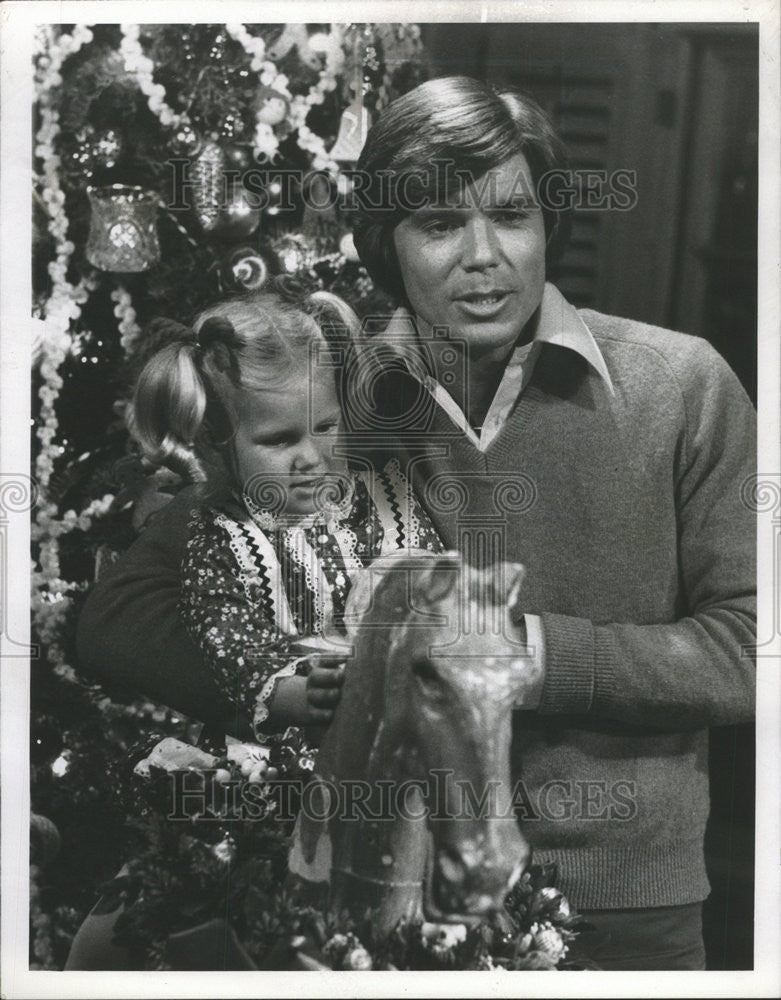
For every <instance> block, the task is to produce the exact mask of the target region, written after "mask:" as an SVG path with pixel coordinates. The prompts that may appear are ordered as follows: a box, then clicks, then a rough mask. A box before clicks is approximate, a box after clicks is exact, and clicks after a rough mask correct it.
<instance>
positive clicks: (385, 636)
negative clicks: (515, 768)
mask: <svg viewBox="0 0 781 1000" xmlns="http://www.w3.org/2000/svg"><path fill="white" fill-rule="evenodd" d="M522 580H523V569H522V567H520V566H519V565H517V564H507V563H503V564H499V565H497V566H495V567H492V568H490V569H488V570H478V569H474V568H472V567H469V566H465V565H463V563H462V560H461V557H460V556H459V555H458V553H445V554H442V555H433V554H430V553H416V554H410V553H396V554H393V555H391V556H386V557H384V558H383V559H380V560H378V561H377V562H375V563H374V564H373V565H372V566H371V567H369V569H368V570H367V571H365V572H364V575H363V577H362V578H361V579H359V580H358V581H356V583H355V584H354V587H353V590H352V593H351V595H350V600H349V602H348V606H347V610H346V615H345V621H346V624H347V627H348V632H349V634H350V639H351V640H352V644H353V655H352V657H351V660H350V661H349V663H348V668H347V672H346V675H345V683H344V688H343V693H342V700H341V703H340V706H339V708H338V710H337V712H336V713H335V718H334V722H333V723H332V725H331V727H330V729H329V731H328V733H327V734H326V737H325V740H324V742H323V745H322V746H321V749H320V752H319V755H318V763H317V772H318V775H319V776H320V777H321V779H322V778H325V779H327V780H328V781H329V782H330V784H331V787H334V786H336V785H338V783H339V782H340V781H341V782H343V783H344V782H345V781H348V782H355V781H363V782H364V783H365V789H366V793H365V794H366V799H365V801H364V803H363V804H364V806H367V808H366V809H365V811H364V815H363V817H352V820H353V822H352V823H350V821H349V819H350V818H349V817H348V818H347V819H346V820H345V821H344V822H337V823H334V822H331V823H330V824H329V829H328V834H329V840H330V850H329V854H328V860H329V863H330V865H331V867H332V871H331V875H332V878H331V884H332V889H333V888H334V885H335V884H340V885H341V893H339V892H337V895H338V896H339V902H340V903H341V904H342V905H347V906H348V907H349V906H351V903H352V901H353V897H354V898H355V899H357V900H360V902H361V904H365V903H366V902H367V901H370V900H371V899H372V891H374V893H375V897H374V898H375V902H376V904H377V906H378V907H379V908H380V909H381V910H382V913H381V915H380V917H379V922H380V923H381V924H384V925H385V926H387V927H390V926H392V924H393V922H395V919H398V917H399V916H403V915H406V916H409V915H412V914H413V913H415V912H417V913H418V914H419V913H421V912H422V913H423V915H425V916H426V917H427V918H428V919H430V920H437V921H447V920H451V921H459V922H461V921H465V920H473V919H479V918H481V917H484V916H485V915H487V914H488V913H490V912H492V911H494V910H497V909H499V908H500V907H501V905H502V901H503V899H504V896H505V895H506V893H507V892H508V891H509V889H510V888H511V887H512V885H513V884H514V883H515V881H516V880H517V878H518V877H519V876H520V874H521V872H522V871H523V869H524V867H525V865H526V863H527V862H528V858H529V848H528V845H527V844H526V841H525V840H524V838H523V837H522V836H521V833H520V830H519V829H518V825H517V822H516V820H515V817H514V814H513V811H512V803H511V790H510V760H509V757H510V740H511V712H512V709H513V706H514V704H515V703H516V702H517V700H518V698H519V696H520V695H521V693H522V690H523V688H524V685H527V684H530V683H532V682H533V681H534V680H535V678H534V677H533V676H532V671H533V668H532V661H531V660H530V659H529V657H528V655H527V651H526V648H525V646H523V645H522V644H521V642H520V640H519V637H518V635H517V632H516V629H515V626H514V625H513V624H512V621H511V610H512V607H513V605H514V603H515V602H516V601H517V597H518V592H519V589H520V586H521V584H522ZM402 791H403V794H401V793H402ZM386 792H387V794H386ZM383 795H384V796H385V797H384V798H383ZM368 807H371V808H368ZM383 810H384V811H383ZM355 820H358V821H357V822H355ZM307 822H308V821H307V820H305V821H304V827H305V826H306V824H307ZM319 832H320V833H321V834H322V832H323V830H322V826H321V829H320V831H319ZM309 834H310V843H311V842H312V841H311V837H312V835H313V831H312V827H311V824H310V830H309ZM310 855H311V851H310ZM334 876H336V878H335V879H334ZM410 887H414V889H411V888H410ZM361 888H363V890H365V891H360V890H361Z"/></svg>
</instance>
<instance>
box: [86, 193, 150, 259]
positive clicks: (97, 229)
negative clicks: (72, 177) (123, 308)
mask: <svg viewBox="0 0 781 1000" xmlns="http://www.w3.org/2000/svg"><path fill="white" fill-rule="evenodd" d="M87 194H88V195H89V200H90V206H91V209H92V215H91V217H90V230H89V237H88V239H87V249H86V255H87V260H88V261H89V262H90V264H94V266H95V267H97V268H99V269H100V270H101V271H119V272H122V273H132V272H136V271H146V270H147V269H148V268H150V267H151V266H152V265H153V264H156V263H157V261H158V260H159V259H160V244H159V243H158V240H157V195H156V194H155V193H154V192H152V191H145V190H144V189H143V188H141V187H136V186H129V185H125V184H110V185H108V186H107V187H99V188H96V187H88V188H87Z"/></svg>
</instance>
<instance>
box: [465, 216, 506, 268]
mask: <svg viewBox="0 0 781 1000" xmlns="http://www.w3.org/2000/svg"><path fill="white" fill-rule="evenodd" d="M463 232H464V237H463V247H462V255H461V262H462V265H463V267H464V268H465V269H466V270H475V269H481V268H484V267H491V266H492V265H494V264H496V263H497V262H498V259H499V238H498V236H497V235H496V229H495V228H494V225H493V223H492V222H491V220H490V219H487V218H486V217H485V216H484V215H475V216H474V217H473V218H470V219H469V220H468V222H467V223H466V225H465V226H464V230H463Z"/></svg>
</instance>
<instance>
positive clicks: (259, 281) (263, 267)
mask: <svg viewBox="0 0 781 1000" xmlns="http://www.w3.org/2000/svg"><path fill="white" fill-rule="evenodd" d="M278 270H279V268H278V266H277V264H276V261H275V259H274V255H273V253H271V251H270V250H268V249H266V250H263V249H258V248H256V247H252V246H240V247H236V248H235V249H234V250H231V251H230V252H229V253H228V254H227V255H226V257H225V260H224V261H223V264H222V268H221V272H220V273H221V274H222V278H223V281H224V282H225V284H226V285H228V287H230V288H233V289H239V290H241V291H245V292H256V291H259V290H260V289H261V288H263V286H264V285H265V284H266V281H267V280H268V278H269V276H270V275H271V274H275V273H276V272H277V271H278Z"/></svg>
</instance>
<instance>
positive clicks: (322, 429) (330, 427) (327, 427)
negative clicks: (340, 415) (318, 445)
mask: <svg viewBox="0 0 781 1000" xmlns="http://www.w3.org/2000/svg"><path fill="white" fill-rule="evenodd" d="M338 427H339V421H338V420H327V421H324V422H323V423H322V424H318V425H317V427H315V431H316V432H317V433H318V434H328V433H329V432H330V431H335V430H336V429H337V428H338Z"/></svg>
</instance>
